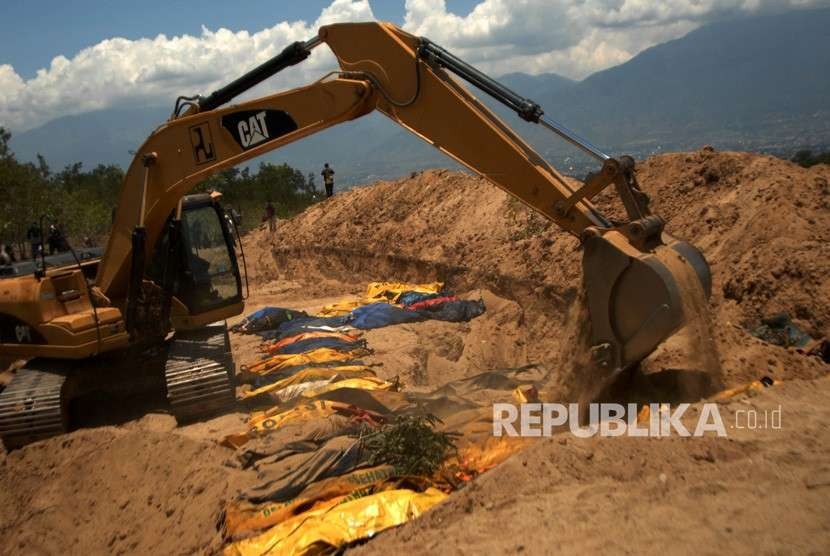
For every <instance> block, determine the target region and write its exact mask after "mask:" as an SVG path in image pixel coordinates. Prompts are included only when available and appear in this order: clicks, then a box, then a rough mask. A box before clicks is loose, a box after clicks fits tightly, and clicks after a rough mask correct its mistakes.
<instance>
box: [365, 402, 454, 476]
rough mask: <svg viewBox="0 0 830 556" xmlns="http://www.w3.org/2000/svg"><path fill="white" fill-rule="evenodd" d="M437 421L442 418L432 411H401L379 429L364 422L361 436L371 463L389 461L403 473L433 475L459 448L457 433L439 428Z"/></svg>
mask: <svg viewBox="0 0 830 556" xmlns="http://www.w3.org/2000/svg"><path fill="white" fill-rule="evenodd" d="M438 423H441V420H440V419H438V417H436V416H435V415H431V414H421V415H399V416H397V417H395V420H394V421H392V422H390V423H386V424H384V425H381V426H380V428H377V429H372V428H369V427H367V426H364V427H363V428H361V430H360V432H359V433H358V436H359V438H360V440H361V443H362V446H363V449H364V450H366V451H367V452H368V454H369V456H368V462H369V464H370V465H380V464H388V465H393V466H395V467H396V468H397V469H398V470H399V471H400V473H402V474H404V475H418V476H430V475H432V474H433V473H435V472H436V471H437V470H438V468H439V467H441V464H442V463H443V462H444V461H445V460H446V459H447V457H449V456H450V455H452V454H454V453H455V452H456V448H455V438H454V437H455V436H456V435H454V434H452V433H447V432H438V431H436V430H435V425H437V424H438Z"/></svg>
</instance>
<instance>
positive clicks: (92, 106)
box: [0, 0, 374, 132]
mask: <svg viewBox="0 0 830 556" xmlns="http://www.w3.org/2000/svg"><path fill="white" fill-rule="evenodd" d="M371 19H374V15H373V13H372V9H371V6H370V5H369V2H368V0H334V1H333V2H332V4H331V5H330V6H329V7H327V8H326V9H324V10H323V11H322V13H321V14H320V17H319V18H318V19H317V20H316V21H314V22H313V23H310V24H309V23H306V22H305V21H295V22H281V23H278V24H276V25H274V26H273V27H270V28H268V29H264V30H261V31H257V32H255V33H249V32H248V31H239V32H232V31H229V30H227V29H219V30H216V31H212V30H210V29H207V28H204V27H203V28H202V33H201V34H200V35H199V36H190V35H182V36H177V37H167V36H165V35H159V36H157V37H155V38H152V39H150V38H145V39H138V40H127V39H123V38H112V39H107V40H104V41H101V42H100V43H98V44H96V45H94V46H91V47H89V48H85V49H83V50H81V51H80V52H79V53H78V54H77V55H75V56H74V57H73V58H72V59H71V60H70V59H67V58H66V57H65V56H56V57H55V58H54V59H53V60H52V63H51V64H50V65H49V67H48V68H44V69H40V70H38V72H37V74H36V75H35V77H33V78H32V79H29V80H27V81H24V80H23V79H21V78H20V76H19V75H17V73H15V72H14V69H13V68H12V67H11V66H9V65H0V125H3V126H6V127H8V128H10V129H11V130H12V131H14V132H20V131H25V130H26V129H30V128H32V127H35V126H37V125H40V124H42V123H44V122H46V121H48V120H50V119H53V118H55V117H58V116H64V115H68V114H80V113H83V112H88V111H90V110H96V109H101V108H105V107H111V106H118V105H124V104H127V103H143V104H159V103H166V102H169V103H170V107H171V110H172V105H173V100H174V99H175V98H176V97H177V96H178V95H182V94H184V95H192V94H196V93H201V94H208V93H210V92H212V91H213V90H214V89H216V88H218V87H220V86H221V85H223V84H225V83H227V82H228V81H230V80H232V79H234V78H236V77H238V76H239V75H241V74H242V73H243V72H245V71H247V70H248V69H250V68H252V67H254V66H256V65H258V64H261V63H263V62H265V61H266V60H268V59H269V58H271V57H273V56H274V55H276V54H277V53H278V52H279V51H280V50H282V49H283V48H284V47H285V46H287V45H288V44H289V43H291V42H294V41H305V40H308V39H310V38H311V37H313V36H314V35H316V34H317V29H318V27H320V26H321V25H324V24H328V23H334V22H337V21H366V20H371ZM333 65H334V58H333V56H332V55H331V53H330V52H329V51H327V50H326V49H324V48H318V49H316V50H315V51H314V52H313V53H312V56H311V57H310V58H309V59H308V60H306V61H305V62H304V63H303V64H300V65H298V66H296V67H295V68H291V69H290V70H287V71H286V72H285V73H284V74H280V76H279V77H276V78H274V80H275V81H276V83H278V85H277V87H278V88H283V87H291V86H297V85H299V84H301V83H306V82H308V81H310V80H312V79H314V78H316V77H318V76H319V75H321V74H322V73H323V72H324V71H325V70H326V69H328V68H330V67H332V66H333ZM272 86H273V85H272ZM262 91H263V86H260V93H262Z"/></svg>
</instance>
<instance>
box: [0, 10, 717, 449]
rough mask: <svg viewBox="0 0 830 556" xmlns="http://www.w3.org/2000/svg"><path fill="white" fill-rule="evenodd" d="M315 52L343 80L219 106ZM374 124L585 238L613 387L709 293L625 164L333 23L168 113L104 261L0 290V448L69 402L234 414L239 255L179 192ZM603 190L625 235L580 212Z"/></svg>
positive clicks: (442, 53) (459, 76) (590, 297)
mask: <svg viewBox="0 0 830 556" xmlns="http://www.w3.org/2000/svg"><path fill="white" fill-rule="evenodd" d="M324 43H325V44H326V45H328V47H329V48H330V49H331V50H332V52H333V53H334V55H335V56H336V58H337V61H338V63H339V66H340V69H339V71H336V72H332V73H330V74H328V75H326V76H324V77H323V78H321V79H320V80H319V81H316V82H315V83H312V84H310V85H308V86H304V87H299V88H296V89H293V90H289V91H285V92H281V93H277V94H273V95H269V96H264V97H262V98H258V99H256V100H251V101H246V102H242V103H239V104H236V105H231V106H228V105H227V104H228V103H229V102H230V101H231V100H232V99H234V98H235V97H237V96H238V95H239V94H241V93H243V92H245V91H247V90H249V89H250V88H252V87H254V86H255V85H257V84H258V83H260V82H262V81H263V80H265V79H266V78H268V77H270V76H272V75H274V74H276V73H278V72H280V71H281V70H283V69H285V68H287V67H289V66H293V65H295V64H298V63H300V62H302V61H303V60H305V59H306V58H307V57H308V56H309V55H310V54H311V52H312V50H313V49H315V48H317V47H318V46H320V45H322V44H324ZM461 80H463V81H466V82H467V83H469V84H470V85H472V86H473V87H475V88H477V89H479V90H480V91H483V92H484V93H486V94H487V95H489V96H491V97H492V98H493V99H495V100H496V101H498V102H500V103H502V104H504V105H505V106H507V107H508V108H510V109H512V110H513V111H514V112H516V114H518V115H519V116H520V117H521V118H522V119H524V120H526V121H528V122H532V123H535V124H538V125H541V126H543V127H544V128H547V129H548V130H550V131H551V132H553V133H555V134H556V135H558V136H560V137H561V138H563V139H565V140H566V141H568V142H570V143H571V144H573V145H575V146H576V147H578V148H580V149H582V150H583V151H585V152H586V153H588V154H589V155H591V156H592V157H594V158H596V159H597V160H598V161H599V163H600V164H601V167H600V169H599V170H598V171H597V172H595V173H593V174H591V175H589V176H588V177H587V179H586V180H585V181H584V183H582V184H581V185H580V186H579V187H574V186H572V185H570V184H569V182H568V181H567V180H566V179H565V178H564V177H563V176H562V175H561V174H560V173H559V172H558V171H557V170H556V169H555V168H553V167H552V166H551V165H550V164H549V163H547V162H546V161H545V160H543V159H542V158H541V157H540V156H539V155H538V154H537V153H536V152H535V151H534V150H533V149H532V148H531V147H530V146H529V145H528V144H527V143H526V142H525V141H523V140H522V139H521V138H520V137H519V136H518V135H517V134H516V133H515V132H514V131H512V130H511V129H510V128H509V127H508V126H507V125H506V124H505V123H504V122H503V121H502V120H500V119H499V118H498V117H496V116H495V115H494V113H493V112H492V111H491V110H490V109H489V108H487V107H486V106H485V105H484V104H483V103H482V102H480V101H479V100H478V99H477V98H476V97H475V96H473V94H471V92H470V91H469V90H468V89H467V88H465V87H464V86H462V85H461V83H460V81H461ZM374 110H377V111H379V112H381V113H382V114H384V115H386V116H388V117H389V118H390V119H391V120H392V121H394V122H395V123H397V124H399V125H401V126H402V127H404V128H406V129H407V130H409V131H411V132H412V133H414V134H415V135H416V136H418V137H419V138H421V139H422V140H424V141H426V142H427V143H429V144H431V145H433V146H434V147H435V148H437V149H439V150H441V151H442V152H444V153H445V154H447V155H448V156H450V157H451V158H453V159H455V160H456V161H458V162H459V163H461V164H463V165H464V166H466V167H468V168H470V169H471V170H473V171H475V172H476V173H478V174H480V175H481V176H483V177H484V178H486V179H487V180H489V181H490V182H492V183H493V184H494V185H496V186H498V187H500V188H502V189H503V190H505V191H507V192H508V193H510V194H511V195H513V196H514V197H516V198H518V199H519V200H520V201H522V202H524V203H525V204H527V205H528V206H530V207H531V208H533V209H535V210H537V211H539V212H540V213H542V214H543V215H545V216H546V217H548V218H550V219H551V220H553V221H554V222H555V223H556V224H558V225H559V226H560V227H561V228H562V229H564V230H566V231H568V232H570V233H571V234H574V235H575V236H577V237H578V238H579V239H580V240H581V242H582V246H583V251H584V255H583V271H584V282H585V288H586V294H587V302H588V309H589V313H590V319H591V331H592V332H591V333H592V338H591V339H592V344H593V346H594V347H593V349H592V354H593V357H594V360H595V361H597V362H598V363H599V364H600V365H601V366H602V367H604V368H607V369H608V371H609V373H613V372H615V371H619V370H620V369H625V368H630V367H631V366H633V365H635V364H636V363H638V362H639V361H641V360H642V359H643V358H645V357H646V356H647V355H649V354H650V353H651V352H652V351H654V349H655V348H656V347H657V346H658V345H659V344H660V343H661V342H663V341H664V340H665V339H666V338H667V337H669V336H670V335H672V334H673V333H674V332H675V331H677V330H678V329H679V328H680V327H681V326H682V325H683V324H684V322H685V320H686V316H685V315H684V299H685V298H687V297H689V296H691V295H694V294H696V293H697V294H700V292H701V291H703V292H705V294H706V295H708V291H709V288H710V275H709V268H708V265H707V263H706V261H705V259H704V258H703V256H702V254H701V253H700V252H699V251H698V250H697V249H696V248H695V247H693V246H692V245H690V244H689V243H686V242H683V241H678V240H676V239H674V238H672V237H671V236H669V235H668V234H667V233H666V232H665V231H664V229H663V228H664V221H663V220H662V219H661V218H660V217H659V216H657V215H655V214H652V213H651V211H650V210H649V206H648V205H649V199H648V197H647V196H646V195H645V194H644V193H643V192H642V191H641V190H640V187H639V186H638V184H637V181H636V178H635V173H634V161H633V160H632V159H631V158H629V157H620V158H619V159H615V158H611V157H610V156H608V155H606V154H605V153H603V152H602V151H601V150H600V149H598V148H597V147H595V146H594V145H592V144H591V143H589V142H588V141H586V140H584V139H582V138H580V137H579V136H577V135H576V134H575V133H573V132H571V131H569V130H568V129H566V128H565V127H563V126H562V125H560V124H558V123H556V122H555V121H553V120H552V119H550V118H548V117H547V116H546V115H545V113H544V111H543V110H542V108H541V106H539V105H538V104H537V103H535V102H533V101H532V100H529V99H527V98H524V97H522V96H520V95H519V94H517V93H515V92H513V91H512V90H510V89H508V88H507V87H505V86H504V85H502V84H500V83H498V82H497V81H495V80H494V79H492V78H490V77H488V76H487V75H485V74H483V73H481V72H480V71H478V70H476V69H475V68H473V67H472V66H470V65H469V64H467V63H465V62H464V61H462V60H460V59H459V58H457V57H456V56H454V55H453V54H451V53H450V52H448V51H447V50H445V49H444V48H442V47H440V46H438V45H436V44H435V43H433V42H431V41H429V40H428V39H426V38H421V37H416V36H413V35H411V34H409V33H407V32H405V31H403V30H402V29H400V28H398V27H396V26H395V25H392V24H389V23H379V22H369V23H343V24H333V25H327V26H324V27H321V28H320V29H319V32H318V35H317V36H316V37H314V38H312V39H311V40H309V41H306V42H297V43H294V44H291V45H290V46H288V47H287V48H285V49H284V50H283V51H282V52H281V53H280V54H278V55H277V56H275V57H274V58H272V59H271V60H269V61H267V62H266V63H264V64H262V65H261V66H259V67H257V68H255V69H253V70H252V71H250V72H248V73H247V74H245V75H243V76H242V77H240V78H239V79H237V80H235V81H233V82H232V83H230V84H228V85H226V86H225V87H222V88H221V89H219V90H217V91H215V92H213V93H212V94H211V95H209V96H207V97H200V96H194V97H179V98H178V99H177V101H176V105H175V108H174V111H173V114H172V116H171V117H170V119H169V120H168V121H167V122H165V123H164V124H162V125H161V126H160V127H158V128H157V129H156V130H155V131H154V132H153V133H152V134H151V135H150V137H149V138H148V139H147V140H146V141H145V143H144V144H143V145H142V146H141V147H140V148H139V149H138V151H137V152H136V155H135V158H134V160H133V161H132V164H131V165H130V168H129V170H128V172H127V174H126V176H125V180H124V185H123V188H122V191H121V193H120V197H119V201H118V206H117V210H116V211H115V215H114V222H113V226H112V230H111V233H110V236H109V241H108V244H107V246H106V249H105V251H104V253H103V257H102V258H101V259H100V261H97V262H96V263H95V264H91V263H89V262H87V263H85V264H83V265H82V264H80V263H78V264H77V265H76V266H65V267H62V268H51V269H47V268H45V265H44V267H43V268H39V269H38V270H36V271H35V272H34V273H33V274H31V275H26V276H20V277H14V278H8V279H5V280H2V281H0V355H3V356H13V357H18V358H24V359H28V362H27V363H26V364H25V366H23V367H22V368H21V369H19V370H18V371H17V372H16V374H15V375H14V378H13V380H12V381H11V383H10V384H9V385H8V387H7V388H6V389H5V390H4V391H3V392H2V394H0V436H2V438H3V440H4V442H5V444H6V445H7V446H14V445H19V444H23V443H26V442H30V441H32V440H35V439H38V438H43V437H48V436H51V435H55V434H60V433H61V432H63V431H65V430H67V427H69V426H71V416H72V414H73V404H74V402H75V401H77V400H79V399H83V397H84V396H86V395H88V393H89V392H92V391H98V392H100V391H105V392H108V391H114V390H118V389H121V390H123V391H125V392H127V393H130V392H137V391H139V390H140V388H141V387H142V386H144V387H147V388H159V389H160V390H161V391H162V392H166V397H167V400H168V403H169V407H170V410H171V411H172V413H173V414H174V415H175V416H176V417H177V419H179V420H180V421H186V420H190V419H195V418H199V417H202V416H205V415H208V414H210V413H213V412H216V411H218V410H220V409H221V408H224V407H227V406H230V405H231V404H233V403H234V399H235V396H234V368H233V361H232V359H231V356H230V349H229V341H228V334H227V327H226V326H225V324H224V320H225V319H227V318H229V317H231V316H234V315H238V314H239V313H241V312H242V310H243V306H244V302H243V282H244V280H243V275H242V273H241V272H240V268H239V265H238V263H237V251H238V249H239V248H240V247H241V242H238V233H236V231H235V225H234V222H233V219H232V218H230V217H229V216H228V214H227V213H226V212H225V211H224V210H223V209H222V207H221V205H220V199H219V196H218V195H216V194H202V195H187V194H188V192H190V191H191V190H192V189H193V188H194V187H195V186H196V185H197V184H199V183H200V182H201V181H202V180H204V179H205V178H207V177H208V176H210V175H212V174H214V173H216V172H218V171H220V170H223V169H225V168H229V167H231V166H236V165H239V164H241V163H243V162H245V161H247V160H250V159H252V158H254V157H257V156H260V155H262V154H265V153H267V152H269V151H272V150H274V149H277V148H279V147H281V146H283V145H286V144H288V143H291V142H294V141H297V140H300V139H302V138H303V137H306V136H308V135H311V134H313V133H317V132H319V131H322V130H324V129H326V128H328V127H331V126H334V125H336V124H339V123H341V122H346V121H349V120H353V119H355V118H359V117H360V116H363V115H365V114H368V113H370V112H372V111H374ZM382 155H383V153H378V156H382ZM609 186H613V188H614V189H615V190H616V193H617V195H618V196H619V198H620V200H621V201H622V206H624V209H625V212H626V214H627V220H626V221H625V222H616V221H611V220H609V219H607V218H606V217H604V216H603V215H602V214H600V212H599V211H598V210H597V209H596V208H595V207H594V206H593V205H592V204H591V199H592V198H593V197H594V196H596V195H597V194H598V193H600V192H601V191H603V190H604V189H606V188H607V187H609ZM242 260H243V262H244V253H242ZM243 266H244V265H243ZM93 276H94V279H93ZM692 289H694V290H696V291H690V290H692Z"/></svg>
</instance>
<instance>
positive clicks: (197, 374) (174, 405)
mask: <svg viewBox="0 0 830 556" xmlns="http://www.w3.org/2000/svg"><path fill="white" fill-rule="evenodd" d="M165 381H166V383H167V399H168V401H169V402H170V408H171V410H172V412H173V415H175V417H176V420H177V421H179V422H180V423H182V422H188V421H194V420H197V419H200V418H204V417H210V416H212V415H215V414H217V413H219V412H221V411H223V410H227V409H229V408H231V407H232V406H233V405H234V404H235V403H236V390H235V380H234V365H233V358H232V357H231V353H230V341H229V338H228V329H227V326H226V325H225V324H224V323H221V324H214V325H210V326H206V327H205V328H203V329H200V330H196V331H188V332H185V333H177V334H176V337H175V338H174V339H173V341H172V342H171V344H170V348H169V352H168V356H167V363H166V365H165Z"/></svg>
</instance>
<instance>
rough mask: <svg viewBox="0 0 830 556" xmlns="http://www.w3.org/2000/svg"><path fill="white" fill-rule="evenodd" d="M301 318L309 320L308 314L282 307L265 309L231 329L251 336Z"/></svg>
mask: <svg viewBox="0 0 830 556" xmlns="http://www.w3.org/2000/svg"><path fill="white" fill-rule="evenodd" d="M299 318H308V314H306V313H304V312H303V311H295V310H293V309H284V308H282V307H265V308H263V309H260V310H259V311H254V312H253V313H251V314H250V315H248V316H246V317H245V318H244V319H242V320H241V321H240V322H239V323H238V324H236V325H234V326H233V327H231V330H232V331H234V332H242V333H245V334H251V333H254V332H260V331H262V330H272V329H274V328H276V327H278V326H279V325H280V324H282V323H284V322H290V321H292V320H294V319H299Z"/></svg>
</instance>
